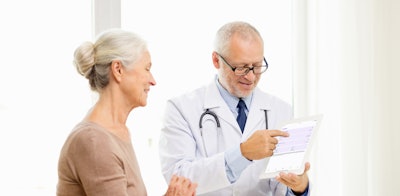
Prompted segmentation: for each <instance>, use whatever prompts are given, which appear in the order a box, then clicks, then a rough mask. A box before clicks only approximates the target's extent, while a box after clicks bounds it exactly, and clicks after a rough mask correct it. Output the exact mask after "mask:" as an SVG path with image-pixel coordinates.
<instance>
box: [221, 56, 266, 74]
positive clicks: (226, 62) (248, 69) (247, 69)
mask: <svg viewBox="0 0 400 196" xmlns="http://www.w3.org/2000/svg"><path fill="white" fill-rule="evenodd" d="M217 55H218V56H219V57H221V59H222V61H224V63H225V64H226V65H228V67H230V68H231V69H232V71H233V73H235V75H237V76H244V75H247V74H248V73H249V72H250V71H253V74H254V75H260V74H262V73H264V72H266V71H267V69H268V62H267V60H266V59H265V57H263V60H264V63H265V65H262V66H253V67H234V66H232V65H231V64H229V63H228V61H226V60H225V58H224V57H223V56H222V55H220V54H219V53H217ZM256 67H266V69H265V70H264V71H262V72H261V73H254V68H256ZM238 68H239V69H245V70H246V71H245V72H244V73H242V74H239V73H237V72H236V71H235V70H237V69H238Z"/></svg>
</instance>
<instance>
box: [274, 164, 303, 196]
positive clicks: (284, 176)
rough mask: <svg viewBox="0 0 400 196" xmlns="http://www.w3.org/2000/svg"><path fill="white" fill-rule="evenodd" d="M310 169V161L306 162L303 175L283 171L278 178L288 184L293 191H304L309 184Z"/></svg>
mask: <svg viewBox="0 0 400 196" xmlns="http://www.w3.org/2000/svg"><path fill="white" fill-rule="evenodd" d="M309 169H310V163H308V162H307V163H306V165H305V168H304V172H303V174H301V175H296V174H293V173H283V172H281V173H280V174H279V176H277V177H276V180H277V181H279V182H281V183H283V184H285V185H286V186H288V187H289V188H290V189H292V191H294V192H296V193H304V191H306V188H307V186H308V176H307V171H308V170H309Z"/></svg>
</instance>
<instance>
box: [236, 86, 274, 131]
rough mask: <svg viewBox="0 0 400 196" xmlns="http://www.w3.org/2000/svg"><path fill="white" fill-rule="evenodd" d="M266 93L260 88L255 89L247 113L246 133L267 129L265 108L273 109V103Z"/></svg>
mask: <svg viewBox="0 0 400 196" xmlns="http://www.w3.org/2000/svg"><path fill="white" fill-rule="evenodd" d="M268 100H269V98H268V96H267V95H266V94H264V93H262V92H261V91H260V90H259V89H258V88H256V89H255V90H254V93H253V99H252V101H251V106H250V110H249V114H248V115H247V121H246V127H245V129H244V132H243V133H244V135H248V134H250V135H251V134H253V132H254V131H256V130H260V129H265V112H264V111H265V110H267V111H269V110H271V105H270V104H271V103H270V101H268Z"/></svg>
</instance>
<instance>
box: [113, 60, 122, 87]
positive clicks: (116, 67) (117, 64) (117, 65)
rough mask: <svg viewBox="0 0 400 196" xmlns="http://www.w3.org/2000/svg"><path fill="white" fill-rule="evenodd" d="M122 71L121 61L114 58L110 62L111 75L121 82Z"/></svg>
mask: <svg viewBox="0 0 400 196" xmlns="http://www.w3.org/2000/svg"><path fill="white" fill-rule="evenodd" d="M123 72H124V70H123V65H122V63H121V61H119V60H114V61H112V62H111V73H112V76H113V77H114V78H115V81H117V82H121V80H122V74H123Z"/></svg>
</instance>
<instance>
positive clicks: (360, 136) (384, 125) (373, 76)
mask: <svg viewBox="0 0 400 196" xmlns="http://www.w3.org/2000/svg"><path fill="white" fill-rule="evenodd" d="M293 8H294V9H293V13H294V23H293V24H294V31H293V32H294V33H293V36H294V40H295V41H294V52H293V54H294V62H293V64H294V107H295V112H296V115H298V116H301V115H307V114H311V113H323V114H324V119H323V125H322V127H321V132H320V134H319V142H318V144H317V146H316V148H315V150H314V156H313V158H312V160H311V164H312V169H311V171H310V178H311V180H312V183H313V195H345V196H347V195H349V196H352V195H370V196H373V195H398V187H399V186H400V181H399V180H398V179H397V176H398V175H399V174H400V169H399V168H398V165H400V159H399V156H400V143H399V142H398V141H399V136H400V133H399V128H398V126H396V124H397V123H396V121H398V119H399V118H398V115H397V114H396V112H397V111H399V110H400V104H399V101H398V100H400V99H399V98H400V78H399V77H398V74H400V66H399V65H400V60H399V59H398V51H400V40H399V38H398V35H399V34H400V15H399V13H398V10H400V2H398V1H394V0H367V1H364V0H363V1H361V0H350V1H348V0H347V1H344V0H341V1H321V0H301V1H294V6H293Z"/></svg>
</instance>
